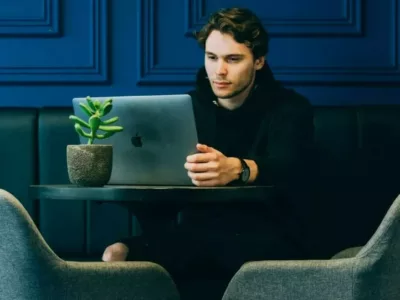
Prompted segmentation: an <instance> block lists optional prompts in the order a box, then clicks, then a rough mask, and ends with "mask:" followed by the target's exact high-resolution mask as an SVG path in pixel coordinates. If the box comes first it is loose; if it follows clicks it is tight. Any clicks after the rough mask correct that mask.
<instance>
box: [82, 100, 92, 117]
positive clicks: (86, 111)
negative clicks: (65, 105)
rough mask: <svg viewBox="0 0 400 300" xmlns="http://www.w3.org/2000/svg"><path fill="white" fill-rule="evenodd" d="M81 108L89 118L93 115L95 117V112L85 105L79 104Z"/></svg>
mask: <svg viewBox="0 0 400 300" xmlns="http://www.w3.org/2000/svg"><path fill="white" fill-rule="evenodd" d="M79 106H80V107H81V109H82V110H83V111H84V112H85V113H86V114H87V115H88V116H89V117H91V116H92V115H94V111H93V110H92V109H91V108H90V107H89V106H87V105H86V104H85V103H79Z"/></svg>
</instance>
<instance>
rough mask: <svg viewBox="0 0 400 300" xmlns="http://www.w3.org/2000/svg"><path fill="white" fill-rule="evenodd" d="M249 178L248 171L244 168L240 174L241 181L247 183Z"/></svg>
mask: <svg viewBox="0 0 400 300" xmlns="http://www.w3.org/2000/svg"><path fill="white" fill-rule="evenodd" d="M249 177H250V169H249V168H245V169H244V170H243V172H242V181H243V182H247V181H248V180H249Z"/></svg>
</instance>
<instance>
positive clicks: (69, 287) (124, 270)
mask: <svg viewBox="0 0 400 300" xmlns="http://www.w3.org/2000/svg"><path fill="white" fill-rule="evenodd" d="M60 266H61V269H62V273H63V274H62V277H63V278H64V288H63V289H64V295H63V298H64V299H78V298H79V299H146V300H147V299H149V300H150V299H151V300H153V299H154V300H158V299H159V300H178V299H179V294H178V291H177V289H176V286H175V283H174V282H173V280H172V279H171V277H170V275H169V274H168V273H167V271H166V270H165V269H164V268H162V267H161V266H159V265H157V264H154V263H151V262H107V263H105V262H71V261H62V262H61V265H60Z"/></svg>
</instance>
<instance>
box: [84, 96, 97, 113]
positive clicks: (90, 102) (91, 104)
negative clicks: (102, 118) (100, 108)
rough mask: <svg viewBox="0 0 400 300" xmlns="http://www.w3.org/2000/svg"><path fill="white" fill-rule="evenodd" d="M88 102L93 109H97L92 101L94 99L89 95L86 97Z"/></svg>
mask: <svg viewBox="0 0 400 300" xmlns="http://www.w3.org/2000/svg"><path fill="white" fill-rule="evenodd" d="M86 102H87V103H88V105H89V107H90V108H91V109H92V110H93V111H95V110H96V107H95V106H94V104H93V101H92V99H91V98H90V96H87V97H86Z"/></svg>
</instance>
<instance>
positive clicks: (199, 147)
mask: <svg viewBox="0 0 400 300" xmlns="http://www.w3.org/2000/svg"><path fill="white" fill-rule="evenodd" d="M196 148H197V150H199V151H200V152H207V148H208V147H207V145H204V144H197V145H196Z"/></svg>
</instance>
